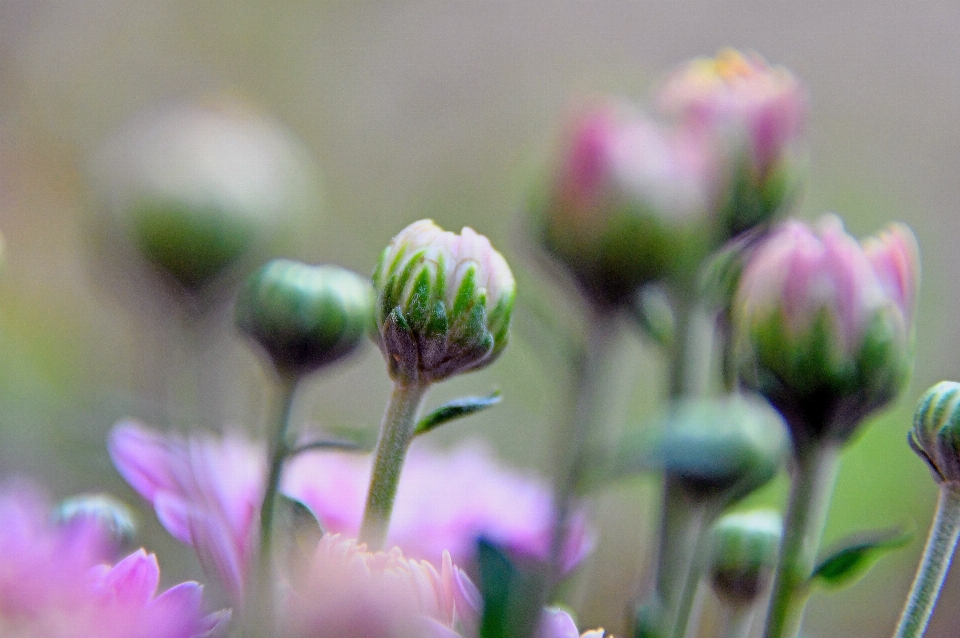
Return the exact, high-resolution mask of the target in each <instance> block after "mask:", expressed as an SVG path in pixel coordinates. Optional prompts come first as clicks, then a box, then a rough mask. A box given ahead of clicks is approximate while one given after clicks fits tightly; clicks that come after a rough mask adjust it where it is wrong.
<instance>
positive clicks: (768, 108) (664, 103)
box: [659, 49, 807, 179]
mask: <svg viewBox="0 0 960 638" xmlns="http://www.w3.org/2000/svg"><path fill="white" fill-rule="evenodd" d="M659 102H660V107H661V108H662V109H663V110H664V111H666V112H667V113H671V114H674V115H676V116H678V117H679V118H680V119H681V120H683V121H685V122H687V123H689V124H693V125H695V126H698V127H703V128H706V129H711V130H713V131H715V132H716V133H718V134H719V135H721V136H722V137H724V138H726V139H727V140H728V141H731V142H733V143H734V144H735V145H742V146H743V147H745V148H746V149H747V150H748V151H749V153H750V155H749V158H750V166H751V169H752V171H753V172H754V173H755V174H756V175H757V176H758V177H759V178H761V179H762V178H764V177H765V176H766V175H768V174H769V173H770V171H772V170H774V169H775V168H776V166H777V164H778V162H781V161H783V160H784V158H785V156H786V155H787V154H789V153H791V152H793V151H794V150H795V149H794V148H793V147H794V146H795V144H796V143H797V142H798V141H799V139H800V136H801V135H802V134H803V130H804V127H805V124H806V110H807V108H806V107H807V105H806V94H805V92H804V90H803V88H802V87H801V86H800V84H799V83H798V82H797V80H796V79H795V78H794V77H793V75H792V74H791V73H790V72H789V71H787V70H786V69H784V68H783V67H771V66H769V65H768V64H767V62H766V61H765V60H764V59H763V58H761V57H760V56H759V55H757V54H755V53H754V54H748V55H744V54H742V53H740V52H738V51H735V50H733V49H724V50H722V51H720V53H718V54H717V56H716V57H715V58H697V59H695V60H693V61H691V62H689V63H688V64H686V65H685V66H683V67H681V68H680V69H679V70H677V71H676V72H674V74H673V75H671V76H670V78H669V79H668V80H667V82H666V84H665V85H664V87H663V88H662V89H661V90H660V94H659Z"/></svg>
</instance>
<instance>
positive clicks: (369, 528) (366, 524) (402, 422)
mask: <svg viewBox="0 0 960 638" xmlns="http://www.w3.org/2000/svg"><path fill="white" fill-rule="evenodd" d="M427 387H428V386H427V385H419V384H417V385H403V384H401V383H396V384H394V386H393V393H392V394H391V395H390V401H389V403H388V404H387V410H386V412H385V413H384V415H383V424H382V425H381V426H380V438H379V439H378V440H377V449H376V454H375V456H374V461H373V474H372V475H371V477H370V490H369V492H368V493H367V506H366V509H365V510H364V512H363V524H362V525H361V527H360V542H363V543H366V544H367V548H368V549H369V550H370V551H374V552H375V551H379V550H381V549H383V544H384V542H385V541H386V539H387V530H388V528H389V527H390V514H391V513H392V512H393V502H394V499H396V496H397V486H398V485H399V484H400V472H401V470H402V469H403V461H404V459H405V458H406V456H407V448H409V447H410V441H411V440H412V439H413V429H414V427H415V426H416V423H417V412H418V410H419V409H420V404H421V403H422V401H423V396H424V394H425V393H426V391H427Z"/></svg>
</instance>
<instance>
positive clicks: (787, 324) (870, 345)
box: [732, 216, 920, 450]
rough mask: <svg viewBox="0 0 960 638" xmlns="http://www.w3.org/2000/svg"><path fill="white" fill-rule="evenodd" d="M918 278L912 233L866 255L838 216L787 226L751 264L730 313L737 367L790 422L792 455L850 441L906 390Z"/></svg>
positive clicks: (892, 233)
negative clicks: (813, 224)
mask: <svg viewBox="0 0 960 638" xmlns="http://www.w3.org/2000/svg"><path fill="white" fill-rule="evenodd" d="M919 275H920V268H919V261H918V253H917V246H916V240H915V239H914V237H913V233H911V232H910V230H909V229H908V228H907V227H906V226H903V225H901V224H894V225H892V226H890V227H889V229H888V230H886V231H884V232H882V233H880V234H879V235H878V236H876V237H873V238H870V239H867V240H865V241H864V242H863V243H862V245H861V244H860V243H858V242H857V241H856V240H855V239H854V238H853V237H851V236H850V235H848V234H847V233H846V232H845V231H844V229H843V224H842V223H841V221H840V219H839V218H837V217H835V216H826V217H824V218H823V219H822V220H821V221H820V223H819V224H818V226H817V228H816V229H811V228H810V227H809V226H807V225H806V224H803V223H800V222H788V223H786V224H784V225H783V226H782V227H781V228H779V229H777V230H776V231H774V232H773V233H772V234H771V235H770V236H769V237H768V238H767V239H765V240H764V241H763V242H762V243H761V244H760V245H759V246H758V247H757V249H756V250H755V252H754V253H753V254H752V255H751V256H750V258H749V260H748V262H747V264H746V266H745V268H744V271H743V274H742V276H741V279H740V283H739V286H738V289H737V292H736V294H735V296H734V300H733V307H732V314H733V317H732V321H733V326H732V327H733V331H734V335H733V339H734V349H735V357H736V361H737V367H738V370H739V373H740V376H741V381H742V382H743V383H744V384H745V385H746V386H748V387H750V388H753V389H755V390H757V391H758V392H760V393H761V394H763V395H764V396H766V397H767V399H769V400H770V402H771V403H772V404H773V405H774V406H775V407H776V408H777V409H778V410H780V412H781V413H782V414H783V415H784V417H785V419H786V420H787V424H788V425H789V426H790V429H791V434H792V435H793V442H794V447H795V449H797V450H800V449H803V448H805V447H806V446H808V445H811V444H817V443H818V442H822V441H825V440H827V441H833V442H837V443H842V442H844V441H846V440H847V439H848V438H849V437H850V435H851V434H852V433H853V431H854V429H855V427H856V425H857V424H858V423H859V422H860V421H862V420H863V418H864V417H865V416H866V415H868V414H869V413H871V412H873V411H874V410H877V409H879V408H880V407H882V406H884V405H886V404H887V403H889V402H890V401H891V400H892V399H893V398H894V397H896V395H897V394H898V393H899V391H900V390H901V389H902V388H903V385H904V383H905V381H906V378H907V374H908V372H909V370H910V367H911V362H912V354H913V330H912V325H913V310H914V303H915V299H916V294H917V286H918V282H919Z"/></svg>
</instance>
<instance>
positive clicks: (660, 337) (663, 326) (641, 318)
mask: <svg viewBox="0 0 960 638" xmlns="http://www.w3.org/2000/svg"><path fill="white" fill-rule="evenodd" d="M630 309H631V310H632V311H633V312H632V313H631V315H630V316H631V318H632V319H633V320H634V321H635V322H636V324H637V326H638V327H639V328H640V329H641V330H642V331H643V333H644V334H645V335H647V336H648V337H650V338H651V339H652V340H653V341H654V342H655V343H656V344H657V345H659V346H661V347H663V348H669V347H670V345H671V344H672V343H673V339H674V332H675V326H674V317H673V308H671V307H670V300H669V299H667V295H666V293H665V292H664V290H663V288H662V287H660V286H657V285H653V284H648V285H646V286H644V287H642V288H641V289H640V291H639V292H638V293H637V295H636V296H635V297H634V300H633V303H632V304H631V306H630Z"/></svg>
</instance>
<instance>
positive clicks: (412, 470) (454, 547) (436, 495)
mask: <svg viewBox="0 0 960 638" xmlns="http://www.w3.org/2000/svg"><path fill="white" fill-rule="evenodd" d="M108 447H109V450H110V455H111V457H112V458H113V461H114V464H115V465H116V467H117V469H118V470H119V471H120V473H121V474H122V475H123V476H124V478H126V479H127V481H128V482H129V483H130V485H131V486H132V487H133V488H134V489H135V490H137V491H138V492H139V493H140V494H141V495H142V496H144V498H146V499H147V500H149V501H150V502H151V503H152V504H153V506H154V508H155V509H156V511H157V516H158V518H159V519H160V522H161V523H162V524H163V525H164V527H166V528H167V530H168V531H170V533H171V534H172V535H173V536H174V537H175V538H177V539H178V540H180V541H181V542H184V543H187V544H189V545H192V546H193V547H194V548H195V549H196V551H197V552H198V554H199V555H200V559H201V562H202V563H203V565H204V567H205V569H207V570H208V571H210V572H211V573H212V574H214V575H216V576H218V577H219V578H220V579H221V581H222V582H223V583H224V584H225V586H226V587H227V589H228V591H229V592H230V594H231V595H232V596H233V599H234V600H235V601H236V602H237V603H238V604H239V603H240V602H241V601H242V600H243V595H242V594H243V590H244V586H245V584H246V578H247V570H248V568H249V565H250V559H251V556H252V551H253V547H254V543H255V542H256V538H255V535H256V525H255V523H256V521H257V518H258V516H259V514H258V510H259V507H260V501H261V500H262V497H261V495H262V490H263V486H262V485H263V482H264V478H265V475H266V468H265V462H264V458H265V456H266V453H265V450H264V448H263V446H262V445H260V444H257V443H253V442H250V441H248V440H245V439H243V438H241V437H240V436H237V435H227V436H225V437H223V438H217V437H214V436H213V435H209V434H207V435H199V436H195V437H192V438H189V439H185V438H182V437H180V436H178V435H161V434H159V433H156V432H153V431H151V430H148V429H146V428H144V427H142V426H140V425H138V424H135V423H120V424H118V425H117V427H116V428H115V429H114V431H113V433H112V434H111V435H110V439H109V443H108ZM370 463H371V460H370V458H369V456H358V455H355V454H347V453H338V452H329V451H314V452H305V453H303V454H300V455H298V456H296V457H294V458H292V459H291V460H290V461H289V462H288V463H287V466H286V467H285V469H284V475H283V480H282V483H281V491H282V492H283V493H284V494H286V495H288V496H290V497H293V498H296V499H298V500H300V501H302V502H304V503H305V504H307V505H308V506H309V507H310V508H311V509H312V510H313V511H314V513H315V514H316V515H317V516H318V517H319V519H320V521H321V523H323V525H324V527H325V528H326V529H327V531H330V532H333V533H342V534H344V535H346V536H351V537H353V536H356V535H357V533H358V531H359V528H360V522H361V519H362V516H363V506H364V501H365V496H366V490H367V483H368V481H369V479H370ZM550 503H551V497H550V491H549V489H548V488H547V486H546V485H544V484H542V483H540V482H538V481H536V480H534V479H532V478H530V477H526V476H523V475H521V474H517V473H514V472H511V471H508V470H505V469H504V468H502V467H500V466H499V465H498V464H497V463H496V462H495V460H494V459H493V458H492V457H491V455H490V454H489V453H488V452H486V451H485V450H484V449H483V448H482V447H479V446H476V445H474V446H467V447H463V448H461V449H459V450H456V451H454V452H451V453H449V454H439V453H436V452H433V451H431V450H429V449H428V448H422V447H420V446H419V445H417V444H415V445H414V446H413V448H412V449H411V451H410V455H409V456H408V459H407V464H406V466H405V468H404V472H403V476H402V478H401V480H400V487H399V490H398V493H397V500H396V504H395V507H394V512H393V519H392V521H391V526H390V532H389V535H388V538H387V542H388V545H390V546H393V545H396V546H398V547H399V548H400V549H401V550H403V551H404V553H405V554H407V555H408V556H411V557H413V558H415V559H425V560H427V561H430V562H431V563H433V564H441V562H442V559H443V554H444V552H445V551H446V552H449V553H450V555H451V557H452V559H453V561H454V562H455V563H458V564H466V563H468V562H470V561H471V560H472V557H473V552H474V544H475V542H476V539H477V537H478V536H480V535H485V536H487V537H488V538H490V539H492V540H494V541H496V542H498V543H501V544H503V545H505V546H506V547H507V548H509V549H511V550H513V551H515V552H517V553H520V554H524V555H527V556H534V557H540V558H544V557H546V555H547V552H548V547H549V542H550V526H551V524H552V521H553V513H552V507H551V505H550ZM591 545H592V538H591V535H590V533H589V531H588V528H587V525H586V522H585V517H584V515H583V513H582V512H580V513H578V514H577V517H576V521H575V525H574V533H573V534H571V539H570V542H569V544H568V547H567V550H566V552H565V564H566V566H567V568H569V569H572V568H573V567H574V566H575V565H576V564H577V563H578V562H579V561H580V560H582V558H583V557H584V556H585V555H586V554H587V552H588V551H589V550H590V548H591Z"/></svg>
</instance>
